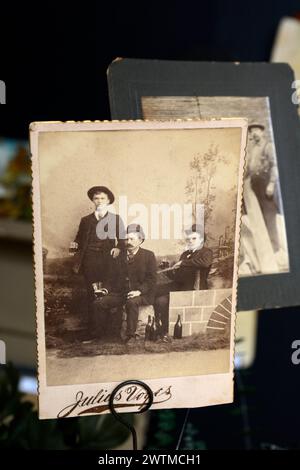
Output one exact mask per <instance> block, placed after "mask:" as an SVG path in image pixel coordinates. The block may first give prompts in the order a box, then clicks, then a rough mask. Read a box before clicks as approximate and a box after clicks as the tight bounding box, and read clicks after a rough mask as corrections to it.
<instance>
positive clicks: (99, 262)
mask: <svg viewBox="0 0 300 470" xmlns="http://www.w3.org/2000/svg"><path fill="white" fill-rule="evenodd" d="M87 195H88V197H89V199H90V200H91V201H92V202H93V203H94V205H95V211H94V212H92V213H91V214H89V215H87V216H85V217H83V218H82V219H81V221H80V224H79V229H78V232H77V235H76V237H75V240H74V242H72V243H71V245H70V248H71V249H72V250H76V251H77V252H76V256H75V259H76V265H75V266H74V271H75V272H77V273H82V274H83V277H84V280H85V284H86V291H87V306H88V321H89V322H90V320H91V316H92V313H93V301H94V289H93V283H94V282H101V283H103V284H105V283H106V282H107V279H108V277H109V273H110V267H111V261H112V259H114V258H117V257H118V256H119V254H120V251H121V250H122V248H124V238H125V233H124V227H123V222H122V220H121V218H120V217H119V215H117V214H113V213H112V212H109V210H108V208H109V206H110V205H111V204H113V202H114V200H115V198H114V195H113V193H112V192H111V191H110V189H108V188H106V187H105V186H93V187H92V188H90V189H89V190H88V192H87Z"/></svg>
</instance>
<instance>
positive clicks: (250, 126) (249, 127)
mask: <svg viewBox="0 0 300 470" xmlns="http://www.w3.org/2000/svg"><path fill="white" fill-rule="evenodd" d="M255 127H257V128H258V129H261V130H262V131H264V130H265V126H263V125H262V124H256V123H253V124H250V125H249V126H248V131H249V130H250V129H254V128H255Z"/></svg>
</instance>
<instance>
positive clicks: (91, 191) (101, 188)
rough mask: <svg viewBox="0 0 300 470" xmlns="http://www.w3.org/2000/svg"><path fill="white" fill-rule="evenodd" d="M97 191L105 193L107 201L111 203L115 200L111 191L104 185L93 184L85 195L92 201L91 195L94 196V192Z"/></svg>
mask: <svg viewBox="0 0 300 470" xmlns="http://www.w3.org/2000/svg"><path fill="white" fill-rule="evenodd" d="M97 193H105V194H107V197H108V199H109V203H110V204H112V203H113V202H114V200H115V196H114V195H113V193H112V192H111V190H110V189H108V188H107V187H106V186H93V187H92V188H90V189H89V190H88V192H87V195H88V197H89V198H90V200H91V201H92V200H93V197H94V196H95V194H97Z"/></svg>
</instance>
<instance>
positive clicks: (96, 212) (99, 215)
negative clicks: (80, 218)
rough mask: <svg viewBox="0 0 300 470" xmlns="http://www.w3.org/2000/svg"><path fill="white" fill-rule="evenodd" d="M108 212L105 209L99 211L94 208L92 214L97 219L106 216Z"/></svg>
mask: <svg viewBox="0 0 300 470" xmlns="http://www.w3.org/2000/svg"><path fill="white" fill-rule="evenodd" d="M107 213H108V210H107V209H106V210H105V212H104V213H102V214H101V213H100V212H99V211H97V210H95V212H94V214H95V217H96V219H97V220H100V217H101V218H103V217H105V216H106V214H107Z"/></svg>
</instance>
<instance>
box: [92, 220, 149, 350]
mask: <svg viewBox="0 0 300 470" xmlns="http://www.w3.org/2000/svg"><path fill="white" fill-rule="evenodd" d="M144 240H145V235H144V232H143V229H142V227H141V226H140V225H138V224H131V225H129V226H128V227H127V235H126V255H125V256H122V255H121V256H120V257H119V258H118V259H117V260H115V262H114V265H115V268H114V269H113V270H112V272H111V277H110V280H109V282H108V286H107V289H106V292H105V291H104V293H106V295H105V296H104V297H102V298H100V299H98V300H95V302H94V313H95V317H96V319H98V324H100V328H99V329H100V334H101V330H102V331H105V323H106V322H107V320H108V315H110V310H111V309H112V308H113V307H118V306H121V305H124V306H125V310H126V314H127V331H126V341H127V342H128V344H132V343H135V340H136V335H135V332H136V328H137V323H138V315H139V307H140V306H141V305H152V304H153V301H154V295H155V286H156V259H155V256H154V253H153V252H152V251H150V250H146V249H144V248H141V244H142V243H143V242H144Z"/></svg>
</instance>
